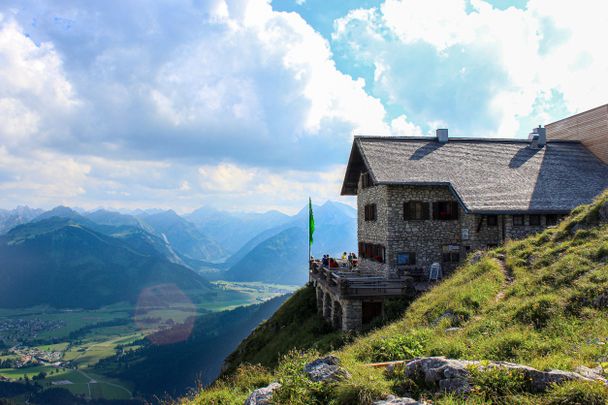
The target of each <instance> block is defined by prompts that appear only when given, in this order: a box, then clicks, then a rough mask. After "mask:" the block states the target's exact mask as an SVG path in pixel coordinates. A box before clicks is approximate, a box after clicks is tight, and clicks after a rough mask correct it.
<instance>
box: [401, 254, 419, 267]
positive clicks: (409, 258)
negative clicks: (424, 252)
mask: <svg viewBox="0 0 608 405" xmlns="http://www.w3.org/2000/svg"><path fill="white" fill-rule="evenodd" d="M414 264H416V253H414V252H402V253H398V254H397V265H398V266H404V265H414Z"/></svg>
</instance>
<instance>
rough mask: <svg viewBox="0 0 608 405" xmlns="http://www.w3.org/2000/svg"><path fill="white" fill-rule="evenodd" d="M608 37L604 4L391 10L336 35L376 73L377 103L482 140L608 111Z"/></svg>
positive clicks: (434, 3) (340, 24)
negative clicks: (600, 108)
mask: <svg viewBox="0 0 608 405" xmlns="http://www.w3.org/2000/svg"><path fill="white" fill-rule="evenodd" d="M606 37H608V5H607V4H606V3H605V2H603V1H585V2H584V4H579V3H576V2H554V1H549V0H531V1H529V2H528V4H527V8H526V9H523V10H522V9H517V8H514V7H510V8H507V9H505V10H501V9H497V8H494V7H492V6H491V5H490V4H489V3H487V2H485V1H482V0H473V1H471V2H470V4H469V6H468V5H467V2H465V1H462V0H459V1H450V2H444V1H439V0H430V1H429V0H424V1H422V0H386V1H385V2H384V3H383V4H382V5H381V6H380V7H379V8H370V9H367V10H354V11H352V12H350V13H349V14H348V15H347V16H345V17H344V18H342V19H340V20H338V21H337V22H336V24H335V32H334V40H335V41H336V43H338V44H344V45H346V46H347V47H348V49H350V54H349V56H351V57H353V58H355V59H359V60H362V61H364V62H366V63H370V64H372V65H373V66H375V74H374V85H373V86H372V87H373V88H374V94H376V95H380V96H381V97H382V98H383V99H384V100H387V101H389V102H390V103H393V104H396V105H401V106H403V107H404V110H405V112H407V114H408V116H409V117H410V119H414V121H415V122H418V123H420V122H428V121H436V120H443V121H447V122H448V125H450V127H452V126H454V127H456V129H457V130H460V131H462V132H463V133H462V135H478V136H491V135H494V136H516V135H523V134H525V133H527V131H528V129H529V128H527V127H525V126H526V125H529V124H530V123H531V122H534V123H538V122H539V121H538V120H543V121H540V122H544V123H546V122H547V121H545V120H549V121H550V120H555V119H558V118H562V116H560V115H555V114H556V113H555V111H557V113H558V114H563V113H564V110H569V111H571V112H577V111H581V110H584V109H588V108H591V107H594V106H596V105H600V104H604V103H606V102H607V101H608V81H606V80H605V77H606V75H607V73H608V53H607V52H601V51H599V50H600V49H603V48H604V47H605V45H604V38H606ZM560 96H561V97H560ZM562 98H563V100H562ZM461 106H462V107H464V108H462V109H461V108H460V107H461ZM522 125H523V126H522Z"/></svg>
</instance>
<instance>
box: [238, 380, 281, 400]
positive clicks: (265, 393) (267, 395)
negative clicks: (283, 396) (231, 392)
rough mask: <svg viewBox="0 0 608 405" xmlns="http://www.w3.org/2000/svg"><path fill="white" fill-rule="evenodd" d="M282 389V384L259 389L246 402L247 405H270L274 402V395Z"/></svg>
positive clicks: (273, 384)
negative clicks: (277, 390)
mask: <svg viewBox="0 0 608 405" xmlns="http://www.w3.org/2000/svg"><path fill="white" fill-rule="evenodd" d="M279 388H281V384H279V383H276V382H274V383H272V384H270V385H268V386H267V387H264V388H258V389H257V390H255V391H253V392H252V393H251V395H249V397H248V398H247V400H246V401H245V405H269V404H271V400H272V393H273V392H274V391H275V390H276V389H279Z"/></svg>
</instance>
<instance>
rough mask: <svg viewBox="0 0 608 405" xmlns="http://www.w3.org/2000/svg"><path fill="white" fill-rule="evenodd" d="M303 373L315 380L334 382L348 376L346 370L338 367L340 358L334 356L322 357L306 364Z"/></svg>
mask: <svg viewBox="0 0 608 405" xmlns="http://www.w3.org/2000/svg"><path fill="white" fill-rule="evenodd" d="M304 373H306V375H307V376H308V378H310V379H311V380H312V381H315V382H335V381H339V380H343V379H345V378H350V375H349V374H348V372H347V371H346V370H344V369H343V368H342V367H340V359H338V358H337V357H336V356H327V357H323V358H321V359H317V360H315V361H312V362H310V363H308V364H306V365H305V366H304Z"/></svg>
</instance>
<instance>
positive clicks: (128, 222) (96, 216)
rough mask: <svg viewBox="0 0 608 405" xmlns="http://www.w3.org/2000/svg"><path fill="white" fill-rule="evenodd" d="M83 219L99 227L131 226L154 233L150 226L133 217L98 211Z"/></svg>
mask: <svg viewBox="0 0 608 405" xmlns="http://www.w3.org/2000/svg"><path fill="white" fill-rule="evenodd" d="M85 217H86V218H88V219H90V220H91V221H93V222H95V223H96V224H99V225H111V226H131V227H135V228H141V229H143V230H144V231H146V232H148V233H154V229H152V227H151V226H150V225H148V224H146V222H145V221H143V220H142V219H141V218H137V217H136V216H133V215H127V214H121V213H119V212H114V211H108V210H102V209H100V210H97V211H93V212H91V213H88V214H86V215H85Z"/></svg>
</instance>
